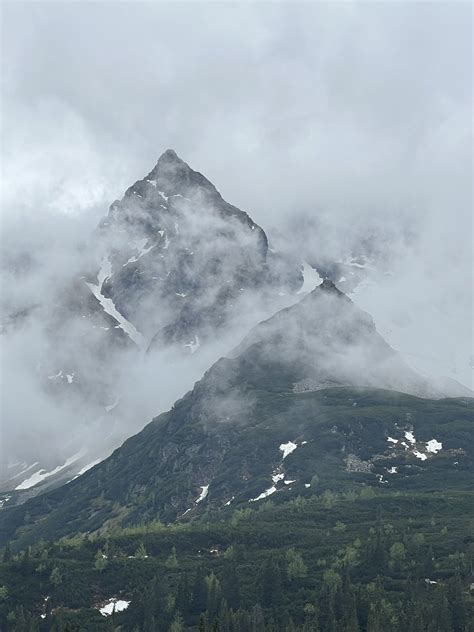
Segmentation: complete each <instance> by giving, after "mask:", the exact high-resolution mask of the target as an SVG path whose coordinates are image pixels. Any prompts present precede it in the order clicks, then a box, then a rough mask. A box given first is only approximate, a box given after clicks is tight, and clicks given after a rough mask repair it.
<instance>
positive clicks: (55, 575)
mask: <svg viewBox="0 0 474 632" xmlns="http://www.w3.org/2000/svg"><path fill="white" fill-rule="evenodd" d="M49 581H50V582H51V583H52V584H53V586H54V587H57V586H59V585H60V584H61V582H62V581H63V578H62V576H61V572H60V570H59V568H58V567H57V566H55V567H54V568H53V570H52V571H51V575H50V576H49Z"/></svg>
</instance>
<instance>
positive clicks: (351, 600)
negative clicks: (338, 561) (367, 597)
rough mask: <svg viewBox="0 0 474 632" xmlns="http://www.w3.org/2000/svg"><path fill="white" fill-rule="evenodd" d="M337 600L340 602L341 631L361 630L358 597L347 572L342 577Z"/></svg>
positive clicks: (352, 631) (357, 631)
mask: <svg viewBox="0 0 474 632" xmlns="http://www.w3.org/2000/svg"><path fill="white" fill-rule="evenodd" d="M336 601H338V602H339V603H340V608H341V615H340V623H339V627H340V631H341V632H359V629H360V628H359V622H358V620H357V608H356V598H355V594H354V590H353V589H352V583H351V579H350V577H349V574H348V573H347V572H346V573H345V575H344V577H343V579H342V586H341V588H340V590H339V598H336Z"/></svg>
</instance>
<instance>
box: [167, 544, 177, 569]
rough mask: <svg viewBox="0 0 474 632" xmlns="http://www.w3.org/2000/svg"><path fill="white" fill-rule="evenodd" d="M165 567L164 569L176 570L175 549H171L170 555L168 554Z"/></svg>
mask: <svg viewBox="0 0 474 632" xmlns="http://www.w3.org/2000/svg"><path fill="white" fill-rule="evenodd" d="M165 566H166V568H169V569H175V568H178V557H177V555H176V548H175V547H173V548H172V549H171V553H170V554H169V556H168V558H167V560H166V562H165Z"/></svg>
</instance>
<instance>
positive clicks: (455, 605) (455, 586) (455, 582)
mask: <svg viewBox="0 0 474 632" xmlns="http://www.w3.org/2000/svg"><path fill="white" fill-rule="evenodd" d="M448 600H449V607H450V610H451V618H452V623H453V632H465V630H466V628H467V609H466V603H465V601H464V598H463V594H462V582H461V576H460V575H459V573H456V575H455V576H454V577H453V579H452V580H451V581H450V583H449V592H448Z"/></svg>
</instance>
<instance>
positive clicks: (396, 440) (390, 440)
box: [387, 437, 398, 443]
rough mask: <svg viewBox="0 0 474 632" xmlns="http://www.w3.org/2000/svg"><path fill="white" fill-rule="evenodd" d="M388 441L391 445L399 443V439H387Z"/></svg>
mask: <svg viewBox="0 0 474 632" xmlns="http://www.w3.org/2000/svg"><path fill="white" fill-rule="evenodd" d="M387 441H388V442H389V443H398V439H393V438H392V437H387Z"/></svg>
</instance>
